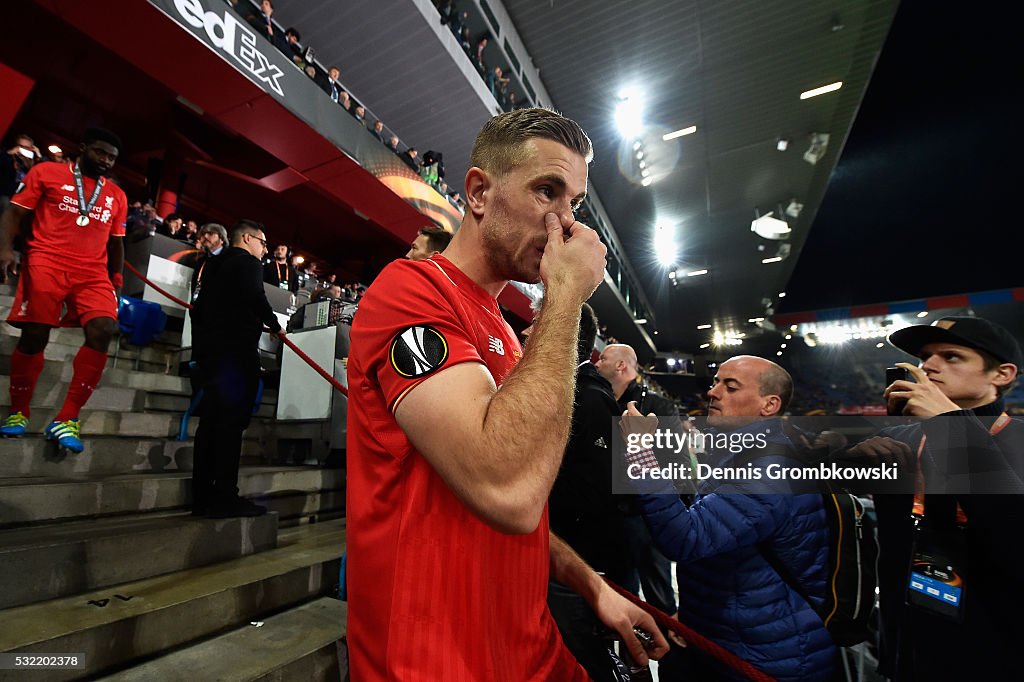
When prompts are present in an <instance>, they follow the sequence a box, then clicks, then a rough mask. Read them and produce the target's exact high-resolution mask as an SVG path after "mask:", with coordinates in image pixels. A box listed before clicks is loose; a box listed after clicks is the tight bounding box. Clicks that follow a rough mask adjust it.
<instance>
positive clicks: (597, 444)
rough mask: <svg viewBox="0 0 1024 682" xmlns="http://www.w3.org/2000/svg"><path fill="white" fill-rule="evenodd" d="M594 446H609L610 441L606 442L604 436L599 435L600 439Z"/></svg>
mask: <svg viewBox="0 0 1024 682" xmlns="http://www.w3.org/2000/svg"><path fill="white" fill-rule="evenodd" d="M594 447H595V448H607V447H608V443H606V442H605V440H604V436H599V437H598V439H597V440H595V441H594Z"/></svg>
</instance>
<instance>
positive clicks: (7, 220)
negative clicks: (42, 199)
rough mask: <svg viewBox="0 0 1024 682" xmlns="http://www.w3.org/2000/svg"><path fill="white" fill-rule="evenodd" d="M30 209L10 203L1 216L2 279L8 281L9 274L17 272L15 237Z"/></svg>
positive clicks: (0, 269) (0, 255)
mask: <svg viewBox="0 0 1024 682" xmlns="http://www.w3.org/2000/svg"><path fill="white" fill-rule="evenodd" d="M28 212H29V211H28V209H27V208H24V207H22V206H18V205H17V204H8V205H7V210H6V211H4V213H3V216H0V281H4V282H6V281H7V276H8V275H14V274H17V272H18V271H17V267H16V265H15V260H14V248H13V245H14V238H15V237H16V236H18V229H19V225H21V221H22V219H23V218H24V217H25V214H26V213H28Z"/></svg>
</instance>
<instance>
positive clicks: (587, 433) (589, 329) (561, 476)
mask: <svg viewBox="0 0 1024 682" xmlns="http://www.w3.org/2000/svg"><path fill="white" fill-rule="evenodd" d="M596 338H597V316H596V315H595V314H594V310H593V308H591V307H590V306H589V305H587V304H586V303H584V304H583V308H582V310H581V314H580V330H579V339H578V341H577V344H576V350H577V361H578V362H579V365H578V367H577V368H576V393H575V397H574V399H573V412H572V426H571V430H570V432H569V442H568V443H567V444H566V446H565V457H564V458H563V459H562V467H561V469H559V471H558V477H557V478H556V479H555V484H554V487H553V488H552V489H551V495H550V497H549V498H548V505H549V506H548V509H549V518H550V523H551V531H552V532H553V533H554V534H555V535H557V536H559V537H560V538H562V539H563V540H565V542H566V544H568V545H569V546H570V547H572V548H573V549H574V550H575V551H576V553H577V554H579V555H580V557H582V558H583V560H584V561H586V562H587V563H588V564H589V565H590V566H591V567H592V568H593V569H594V570H595V571H598V572H600V573H603V574H604V575H606V576H607V577H608V578H609V579H611V581H612V582H614V583H616V584H617V585H628V584H629V583H631V582H635V578H633V577H632V576H633V575H634V570H635V569H634V567H633V564H632V562H631V561H630V556H629V543H628V541H627V538H626V527H625V525H624V517H623V514H622V512H621V511H620V510H619V507H618V505H617V502H618V498H619V497H621V496H615V495H613V494H612V475H613V472H616V473H617V472H621V471H624V468H625V464H624V463H622V462H620V463H613V461H612V456H613V455H612V439H613V438H621V435H620V434H619V432H618V427H617V426H615V424H616V422H617V421H618V416H619V413H620V410H619V407H618V404H617V403H616V402H615V396H614V394H613V393H612V386H611V384H610V383H608V380H607V379H605V378H604V377H603V376H601V374H600V373H599V372H598V371H597V368H596V367H595V366H594V364H593V363H592V362H591V361H590V356H591V353H592V352H593V350H594V342H595V340H596ZM620 459H621V458H620ZM548 605H549V607H550V609H551V614H552V615H553V616H554V618H555V622H556V623H557V624H558V628H559V631H560V632H561V633H562V639H563V640H565V644H566V646H568V647H569V650H570V651H571V652H572V653H573V655H574V656H575V657H576V660H578V661H579V662H580V664H581V665H582V666H583V667H584V668H585V669H586V671H587V672H588V673H589V674H590V676H591V677H592V678H593V679H594V680H595V682H604V681H605V680H612V679H614V678H613V677H612V676H611V675H612V665H611V659H610V658H609V655H608V645H607V642H604V641H602V640H601V639H600V638H599V637H597V636H596V635H595V629H596V628H597V626H598V625H599V623H598V621H597V617H596V616H594V615H593V612H592V611H591V610H590V607H589V606H587V603H586V602H585V601H584V600H583V599H582V598H581V597H580V596H579V595H578V594H576V593H575V592H573V591H572V590H570V589H569V588H567V587H563V586H561V585H558V584H557V583H554V582H552V584H551V585H550V588H549V592H548Z"/></svg>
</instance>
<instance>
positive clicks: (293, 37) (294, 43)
mask: <svg viewBox="0 0 1024 682" xmlns="http://www.w3.org/2000/svg"><path fill="white" fill-rule="evenodd" d="M300 40H302V38H301V37H300V35H299V32H298V31H297V30H295V29H294V28H289V29H288V30H287V31H285V32H284V44H283V45H281V48H282V49H281V52H284V53H285V54H286V55H288V57H289V58H290V59H291V60H292V61H293V62H295V63H296V64H298V65H299V66H302V65H303V64H305V63H306V60H305V59H304V58H303V56H302V45H300V44H299V41H300Z"/></svg>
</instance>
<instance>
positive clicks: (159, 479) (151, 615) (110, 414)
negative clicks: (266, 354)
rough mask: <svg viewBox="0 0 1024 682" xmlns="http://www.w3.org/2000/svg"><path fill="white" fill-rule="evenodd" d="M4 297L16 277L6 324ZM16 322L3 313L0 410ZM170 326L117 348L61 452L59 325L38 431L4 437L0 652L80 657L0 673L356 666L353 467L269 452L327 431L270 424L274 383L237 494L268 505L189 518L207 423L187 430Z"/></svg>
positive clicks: (63, 333)
mask: <svg viewBox="0 0 1024 682" xmlns="http://www.w3.org/2000/svg"><path fill="white" fill-rule="evenodd" d="M12 299H13V287H12V286H10V285H0V316H2V317H3V318H6V315H7V312H8V310H9V309H10V305H11V302H12ZM18 333H19V332H18V331H17V330H16V329H14V328H12V327H10V326H9V325H7V324H6V323H0V412H3V413H4V414H6V412H7V411H8V408H9V395H8V385H9V377H8V374H9V371H10V360H11V353H12V351H13V350H14V347H15V344H16V343H17V336H18ZM178 338H179V336H178V334H176V333H175V332H165V333H164V334H163V335H162V336H161V337H160V338H159V339H158V340H157V341H156V342H155V343H154V344H153V345H152V346H148V347H145V348H142V349H136V348H131V347H122V348H121V349H120V350H119V353H118V358H119V359H118V363H117V367H116V368H113V367H111V364H112V362H113V360H112V361H111V363H108V368H107V370H106V372H105V374H104V378H103V382H102V384H101V386H100V387H99V388H98V389H97V390H96V391H95V393H94V394H93V397H92V398H91V399H90V401H89V403H88V404H87V405H86V409H85V410H84V411H83V413H82V415H81V419H82V433H83V440H84V441H85V452H83V453H81V454H80V455H74V456H68V457H63V458H61V457H60V454H59V453H58V451H57V449H56V447H55V446H54V445H53V444H52V443H48V442H47V441H45V440H44V439H43V438H42V436H41V435H40V431H41V430H42V427H43V426H44V425H45V424H46V423H47V422H49V421H50V420H51V419H52V418H53V416H54V415H55V414H56V412H57V410H58V409H59V407H60V404H61V402H62V401H63V397H64V393H65V391H66V389H67V385H68V382H69V381H70V379H71V372H72V369H71V362H70V360H71V358H72V357H73V356H74V354H75V353H76V352H77V351H78V348H79V346H80V345H81V342H82V333H81V331H80V330H76V329H60V330H54V331H53V333H52V334H51V337H50V339H51V340H50V344H49V346H48V347H47V350H46V356H45V357H46V366H45V369H44V370H43V375H42V377H41V378H40V381H39V384H38V388H37V390H36V393H35V395H34V397H33V403H32V415H31V423H30V425H29V434H27V435H26V436H25V437H23V438H20V439H11V440H3V439H0V585H2V586H3V587H2V589H0V623H4V624H5V625H6V627H0V652H5V653H6V652H9V653H15V652H16V653H25V654H32V653H75V654H79V656H80V660H81V665H80V666H79V667H78V668H75V669H68V670H36V671H27V670H18V671H12V670H0V680H7V679H18V680H21V679H40V680H64V679H97V678H100V677H103V678H105V679H106V678H107V677H106V676H109V679H130V680H177V679H180V680H196V679H201V680H206V679H211V680H213V679H231V680H290V679H303V680H306V679H310V680H320V679H324V680H327V679H330V680H338V679H339V678H341V677H342V676H344V675H345V674H346V673H347V662H346V655H345V649H344V624H345V605H344V604H343V603H342V602H340V601H338V600H337V599H336V598H334V597H333V596H332V595H336V593H337V584H338V569H339V561H340V556H341V553H342V552H343V551H344V545H345V522H344V518H343V517H344V507H345V505H344V472H343V471H341V470H339V469H327V468H321V467H319V466H290V465H286V464H282V463H281V461H280V458H279V457H278V456H277V454H278V451H279V450H280V449H281V447H280V444H282V443H288V444H290V445H294V443H296V442H302V441H303V439H307V440H313V441H316V440H317V439H320V440H321V441H322V438H323V430H324V429H323V425H322V424H317V423H306V424H303V423H278V422H275V421H274V420H273V414H274V404H275V400H276V394H275V392H274V391H272V390H268V391H265V392H264V395H263V399H262V404H261V405H260V408H259V410H258V412H257V414H256V416H255V417H254V419H253V421H252V424H251V426H250V428H249V429H248V430H247V431H246V434H245V439H244V444H243V467H242V469H241V472H240V477H239V488H240V494H241V495H243V496H245V497H248V498H250V499H252V500H254V501H256V502H258V503H259V504H263V505H266V506H267V507H268V508H269V509H270V510H271V512H270V513H268V514H267V515H266V516H262V517H257V518H234V519H219V520H213V519H204V518H198V517H193V516H192V515H191V514H190V512H189V511H188V509H187V507H188V505H189V504H190V502H191V469H192V453H193V442H192V437H193V436H194V434H195V430H196V426H197V424H198V419H197V418H192V419H191V420H189V423H188V425H187V428H186V437H187V438H186V440H183V441H178V440H177V437H178V432H179V429H180V426H181V414H182V413H183V411H184V410H185V408H186V407H187V406H188V403H189V399H190V395H191V390H190V387H189V384H188V380H187V379H185V378H183V377H179V376H176V375H175V374H174V373H175V372H176V369H177V367H178V362H179V359H178V353H177V351H178V348H177V344H178ZM113 348H114V346H113V344H112V346H111V354H113ZM136 360H137V361H138V363H137V369H136ZM319 447H320V449H321V450H322V447H323V444H322V442H321V443H319ZM285 449H286V448H285ZM309 449H310V450H311V451H316V450H317V446H316V445H314V446H313V447H311V448H309Z"/></svg>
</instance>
